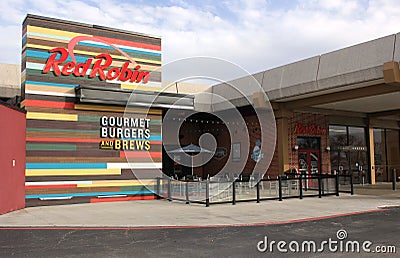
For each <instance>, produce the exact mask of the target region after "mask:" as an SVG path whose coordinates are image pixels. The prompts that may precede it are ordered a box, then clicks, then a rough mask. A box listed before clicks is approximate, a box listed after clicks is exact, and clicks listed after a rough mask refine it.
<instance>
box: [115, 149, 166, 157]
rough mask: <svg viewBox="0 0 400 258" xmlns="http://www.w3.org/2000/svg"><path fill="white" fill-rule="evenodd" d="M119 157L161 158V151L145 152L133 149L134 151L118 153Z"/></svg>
mask: <svg viewBox="0 0 400 258" xmlns="http://www.w3.org/2000/svg"><path fill="white" fill-rule="evenodd" d="M119 156H120V157H121V158H148V157H151V158H161V157H162V152H147V151H135V152H130V151H128V152H124V151H121V152H120V153H119Z"/></svg>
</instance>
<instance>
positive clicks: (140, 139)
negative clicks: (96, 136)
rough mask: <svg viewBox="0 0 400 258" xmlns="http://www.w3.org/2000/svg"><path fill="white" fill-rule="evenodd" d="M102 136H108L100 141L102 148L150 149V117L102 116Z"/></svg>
mask: <svg viewBox="0 0 400 258" xmlns="http://www.w3.org/2000/svg"><path fill="white" fill-rule="evenodd" d="M100 126H101V128H100V136H101V137H102V138H108V140H102V141H101V143H100V148H101V149H113V150H130V151H135V150H145V151H150V148H151V145H150V119H149V118H131V117H117V116H102V117H101V119H100Z"/></svg>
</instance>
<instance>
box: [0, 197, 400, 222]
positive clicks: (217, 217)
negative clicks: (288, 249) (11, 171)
mask: <svg viewBox="0 0 400 258" xmlns="http://www.w3.org/2000/svg"><path fill="white" fill-rule="evenodd" d="M395 193H396V194H397V195H396V196H393V197H386V196H369V195H353V196H351V195H349V194H341V195H340V196H339V197H336V196H330V197H323V198H305V199H303V200H300V199H286V200H283V201H282V202H279V201H275V200H273V201H263V202H261V203H260V204H257V203H255V202H246V203H237V204H236V205H231V204H220V205H212V206H210V207H208V208H207V207H205V206H204V205H197V204H190V205H186V204H184V203H181V202H168V201H166V200H152V201H131V202H114V203H93V204H74V205H60V206H43V207H30V208H26V209H23V210H19V211H14V212H11V213H8V214H4V215H1V216H0V227H186V226H194V227H205V226H222V225H237V226H239V225H251V224H260V225H262V224H269V223H271V224H273V223H285V222H293V221H304V220H312V219H318V218H321V217H335V216H340V215H343V214H353V213H359V212H367V211H371V210H376V209H378V207H380V206H385V205H396V206H400V191H396V192H395Z"/></svg>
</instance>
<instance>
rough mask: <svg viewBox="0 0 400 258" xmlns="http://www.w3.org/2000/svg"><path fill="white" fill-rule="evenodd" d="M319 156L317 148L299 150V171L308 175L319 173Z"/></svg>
mask: <svg viewBox="0 0 400 258" xmlns="http://www.w3.org/2000/svg"><path fill="white" fill-rule="evenodd" d="M319 156H320V151H319V150H299V172H300V173H302V174H308V175H311V174H318V173H321V170H320V166H321V161H320V158H319Z"/></svg>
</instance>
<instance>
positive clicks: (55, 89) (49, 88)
mask: <svg viewBox="0 0 400 258" xmlns="http://www.w3.org/2000/svg"><path fill="white" fill-rule="evenodd" d="M25 90H34V91H44V92H59V93H70V94H75V89H73V88H64V87H57V86H41V85H35V84H26V85H25Z"/></svg>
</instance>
